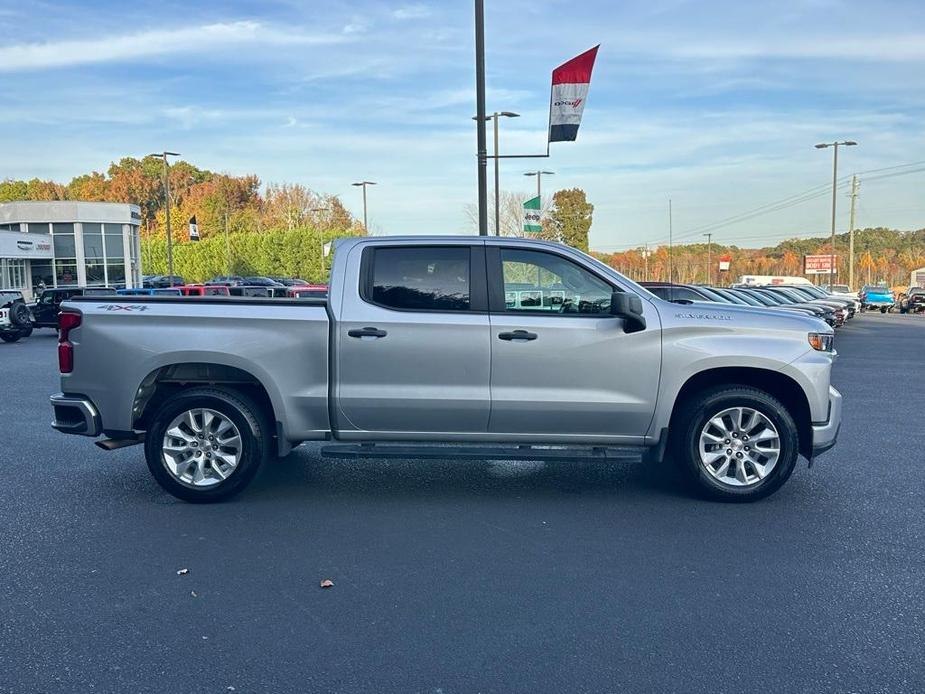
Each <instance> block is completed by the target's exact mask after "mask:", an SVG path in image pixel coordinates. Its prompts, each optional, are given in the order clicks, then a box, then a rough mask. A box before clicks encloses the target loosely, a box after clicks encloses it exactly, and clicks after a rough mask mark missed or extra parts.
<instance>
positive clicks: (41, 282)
mask: <svg viewBox="0 0 925 694" xmlns="http://www.w3.org/2000/svg"><path fill="white" fill-rule="evenodd" d="M140 223H141V208H139V207H138V205H128V204H124V203H115V202H74V201H69V200H52V201H28V202H8V203H2V204H0V289H21V290H22V292H23V294H24V295H25V296H26V298H27V300H28V299H30V298H31V297H34V296H35V295H36V294H38V293H40V292H41V290H42V289H44V288H46V287H66V286H79V287H94V286H97V287H123V286H124V287H137V286H141V255H140V250H141V245H140V239H139V236H138V227H139V225H140Z"/></svg>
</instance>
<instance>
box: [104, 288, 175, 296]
mask: <svg viewBox="0 0 925 694" xmlns="http://www.w3.org/2000/svg"><path fill="white" fill-rule="evenodd" d="M116 294H117V295H118V296H182V295H183V292H182V291H180V287H163V288H158V289H155V288H153V287H133V288H129V289H118V290H116Z"/></svg>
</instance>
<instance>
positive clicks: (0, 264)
mask: <svg viewBox="0 0 925 694" xmlns="http://www.w3.org/2000/svg"><path fill="white" fill-rule="evenodd" d="M25 286H26V261H25V260H0V288H3V289H22V288H23V287H25Z"/></svg>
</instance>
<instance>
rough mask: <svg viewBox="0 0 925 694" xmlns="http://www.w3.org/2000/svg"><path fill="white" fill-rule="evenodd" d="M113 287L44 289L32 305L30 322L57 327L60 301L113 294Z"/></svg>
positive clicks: (45, 326) (41, 326)
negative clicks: (77, 297)
mask: <svg viewBox="0 0 925 694" xmlns="http://www.w3.org/2000/svg"><path fill="white" fill-rule="evenodd" d="M115 293H116V290H115V289H114V288H113V287H58V288H56V289H46V290H44V291H43V292H42V294H41V295H40V296H39V298H38V301H36V302H35V303H34V304H33V305H32V306H31V308H32V324H33V325H34V326H35V327H36V328H55V329H57V327H58V313H60V311H61V302H62V301H67V300H68V299H72V298H74V297H76V296H107V295H114V294H115Z"/></svg>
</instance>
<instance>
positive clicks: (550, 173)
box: [540, 171, 556, 176]
mask: <svg viewBox="0 0 925 694" xmlns="http://www.w3.org/2000/svg"><path fill="white" fill-rule="evenodd" d="M540 173H541V174H543V175H544V176H554V175H555V174H556V172H555V171H540Z"/></svg>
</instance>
